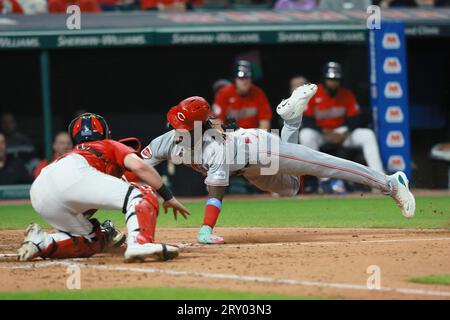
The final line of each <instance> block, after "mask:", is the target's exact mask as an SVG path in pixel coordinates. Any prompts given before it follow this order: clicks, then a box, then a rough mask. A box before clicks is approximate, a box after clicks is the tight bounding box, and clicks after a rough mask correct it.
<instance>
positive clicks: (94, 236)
mask: <svg viewBox="0 0 450 320" xmlns="http://www.w3.org/2000/svg"><path fill="white" fill-rule="evenodd" d="M89 221H90V222H91V223H92V224H93V230H92V233H91V235H90V237H82V236H74V235H71V234H70V233H64V232H63V233H59V234H54V235H53V237H52V242H51V244H50V245H49V246H48V247H47V248H45V249H44V250H42V252H41V254H40V256H41V257H42V258H53V259H63V258H88V257H91V256H92V255H94V254H96V253H100V252H103V251H104V249H105V245H106V243H107V240H106V235H105V233H104V232H103V231H102V230H101V228H100V224H99V222H98V221H97V220H96V219H91V220H89Z"/></svg>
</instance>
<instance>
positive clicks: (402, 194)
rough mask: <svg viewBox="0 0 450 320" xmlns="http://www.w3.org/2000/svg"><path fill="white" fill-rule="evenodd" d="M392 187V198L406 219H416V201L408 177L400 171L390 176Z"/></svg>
mask: <svg viewBox="0 0 450 320" xmlns="http://www.w3.org/2000/svg"><path fill="white" fill-rule="evenodd" d="M389 178H390V181H389V183H390V185H391V196H392V198H394V200H395V202H397V205H398V206H399V207H400V209H401V210H402V214H403V216H404V217H405V218H412V217H414V213H415V211H416V200H415V199H414V195H413V194H412V193H411V191H410V190H409V181H408V178H407V177H406V175H405V174H404V173H403V172H401V171H398V172H396V173H394V174H393V175H391V176H389Z"/></svg>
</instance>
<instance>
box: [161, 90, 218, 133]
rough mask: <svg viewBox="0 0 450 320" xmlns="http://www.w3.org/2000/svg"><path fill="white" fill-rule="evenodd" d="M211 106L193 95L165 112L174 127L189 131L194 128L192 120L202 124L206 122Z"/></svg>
mask: <svg viewBox="0 0 450 320" xmlns="http://www.w3.org/2000/svg"><path fill="white" fill-rule="evenodd" d="M210 111H211V107H210V106H209V103H208V102H207V101H206V100H205V99H203V98H202V97H198V96H194V97H189V98H186V99H184V100H183V101H181V102H180V103H179V104H177V105H176V106H174V107H172V108H170V110H169V112H167V121H168V122H169V123H170V125H171V126H172V127H173V128H174V129H183V130H187V131H191V130H193V129H194V122H195V121H201V123H202V124H206V123H207V122H208V119H209V116H210Z"/></svg>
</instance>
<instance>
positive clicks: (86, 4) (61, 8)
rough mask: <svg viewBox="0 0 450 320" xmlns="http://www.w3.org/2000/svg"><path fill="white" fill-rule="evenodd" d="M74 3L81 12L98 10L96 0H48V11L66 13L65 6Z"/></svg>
mask: <svg viewBox="0 0 450 320" xmlns="http://www.w3.org/2000/svg"><path fill="white" fill-rule="evenodd" d="M73 4H76V5H78V6H79V7H80V10H81V12H100V11H101V10H100V6H99V4H98V3H97V0H48V12H50V13H66V11H67V7H68V6H70V5H73Z"/></svg>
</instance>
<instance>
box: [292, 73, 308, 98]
mask: <svg viewBox="0 0 450 320" xmlns="http://www.w3.org/2000/svg"><path fill="white" fill-rule="evenodd" d="M308 82H309V81H308V79H306V78H305V77H304V76H300V75H297V76H293V77H292V78H291V80H290V81H289V89H290V90H291V94H292V92H294V90H295V89H297V88H298V87H300V86H302V85H304V84H307V83H308Z"/></svg>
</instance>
